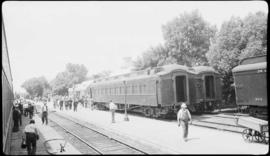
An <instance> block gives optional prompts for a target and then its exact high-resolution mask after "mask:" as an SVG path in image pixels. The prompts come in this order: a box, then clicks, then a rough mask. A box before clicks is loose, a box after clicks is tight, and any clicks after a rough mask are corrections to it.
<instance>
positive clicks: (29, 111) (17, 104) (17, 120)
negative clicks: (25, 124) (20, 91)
mask: <svg viewBox="0 0 270 156" xmlns="http://www.w3.org/2000/svg"><path fill="white" fill-rule="evenodd" d="M27 103H28V105H27ZM23 105H27V107H25V108H24V106H23ZM34 110H35V108H34V104H33V103H31V102H27V101H23V100H21V99H18V100H15V101H14V105H13V113H12V117H13V123H14V126H13V132H17V131H19V125H20V126H21V125H22V115H24V116H25V117H27V116H29V118H30V119H32V117H33V115H34Z"/></svg>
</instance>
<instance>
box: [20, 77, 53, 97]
mask: <svg viewBox="0 0 270 156" xmlns="http://www.w3.org/2000/svg"><path fill="white" fill-rule="evenodd" d="M22 87H23V88H24V89H25V90H26V91H27V92H28V93H29V94H30V95H31V96H32V97H37V96H42V95H43V92H44V90H45V89H48V88H50V85H49V83H48V81H47V80H46V78H45V77H43V76H42V77H37V78H31V79H29V80H26V81H25V82H24V83H23V84H22Z"/></svg>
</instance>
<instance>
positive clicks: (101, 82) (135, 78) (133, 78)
mask: <svg viewBox="0 0 270 156" xmlns="http://www.w3.org/2000/svg"><path fill="white" fill-rule="evenodd" d="M157 77H158V76H157V75H139V76H135V77H121V78H118V79H115V80H107V81H98V82H95V83H93V85H95V84H110V83H122V82H123V81H132V80H139V79H145V78H149V79H156V78H157Z"/></svg>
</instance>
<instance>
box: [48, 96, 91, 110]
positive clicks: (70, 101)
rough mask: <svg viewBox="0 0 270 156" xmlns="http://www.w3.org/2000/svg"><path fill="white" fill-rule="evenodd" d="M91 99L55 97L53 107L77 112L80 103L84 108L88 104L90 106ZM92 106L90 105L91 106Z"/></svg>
mask: <svg viewBox="0 0 270 156" xmlns="http://www.w3.org/2000/svg"><path fill="white" fill-rule="evenodd" d="M92 103H93V102H92V100H91V99H89V100H87V99H86V98H80V99H79V98H77V97H76V98H70V97H59V98H55V99H54V100H53V107H54V109H57V107H59V110H61V111H62V110H64V108H65V110H72V108H73V111H74V112H77V110H78V105H79V104H81V105H82V107H84V108H86V107H87V106H88V105H90V107H91V106H92ZM91 108H92V107H91Z"/></svg>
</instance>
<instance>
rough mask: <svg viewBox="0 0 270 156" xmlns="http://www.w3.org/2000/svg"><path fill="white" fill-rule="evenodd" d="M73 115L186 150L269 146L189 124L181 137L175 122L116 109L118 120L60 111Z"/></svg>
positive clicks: (261, 150) (245, 150) (251, 150)
mask: <svg viewBox="0 0 270 156" xmlns="http://www.w3.org/2000/svg"><path fill="white" fill-rule="evenodd" d="M56 111H57V112H60V113H63V114H66V115H71V116H72V117H74V118H77V119H80V120H83V121H86V122H89V123H92V124H95V125H96V126H99V127H101V128H104V129H106V130H108V131H113V132H115V133H118V134H119V135H123V136H125V137H128V138H130V139H135V140H137V141H142V143H146V142H147V143H149V144H151V145H157V146H159V147H161V148H166V149H168V150H170V151H175V152H176V153H184V154H266V153H268V150H269V147H268V145H265V144H260V143H246V142H245V141H244V140H243V138H242V136H241V134H236V133H232V132H225V131H218V130H214V129H208V128H202V127H197V126H193V125H191V126H190V129H189V140H188V141H187V142H184V141H183V140H182V139H181V132H182V128H181V127H178V126H177V124H176V122H166V121H160V120H155V119H147V118H142V117H137V116H131V115H130V116H129V119H130V121H128V122H127V121H124V114H119V113H116V123H115V124H112V123H110V122H111V114H110V113H109V112H104V111H98V110H94V111H91V110H90V109H85V108H81V107H79V108H78V112H73V111H71V110H68V111H65V110H64V111H59V109H58V110H56Z"/></svg>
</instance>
